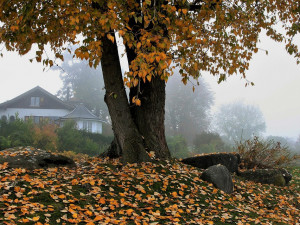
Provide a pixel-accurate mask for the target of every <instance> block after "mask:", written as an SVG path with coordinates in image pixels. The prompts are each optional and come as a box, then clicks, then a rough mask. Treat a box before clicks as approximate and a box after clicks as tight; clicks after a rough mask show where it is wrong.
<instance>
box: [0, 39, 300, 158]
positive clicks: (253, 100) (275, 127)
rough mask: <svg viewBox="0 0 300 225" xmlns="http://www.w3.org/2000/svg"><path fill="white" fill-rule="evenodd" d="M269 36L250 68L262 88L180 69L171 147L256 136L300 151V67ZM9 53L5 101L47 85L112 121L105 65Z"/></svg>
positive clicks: (170, 119) (170, 103)
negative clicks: (184, 78) (188, 76)
mask: <svg viewBox="0 0 300 225" xmlns="http://www.w3.org/2000/svg"><path fill="white" fill-rule="evenodd" d="M261 40H262V41H261V44H260V45H261V50H259V52H258V53H257V54H256V55H254V57H253V59H252V61H251V63H250V69H249V71H248V72H247V80H248V81H251V82H254V83H255V86H248V87H245V84H246V80H244V79H241V77H240V76H239V75H234V76H231V77H229V78H228V79H227V80H226V81H225V82H223V83H221V84H217V80H218V78H217V77H213V76H212V75H210V74H205V73H203V74H201V75H202V77H201V78H200V79H199V83H200V85H199V86H197V85H195V84H196V82H195V81H193V80H191V81H190V82H188V84H187V85H184V84H183V83H182V82H181V78H180V77H179V75H178V72H177V70H175V71H174V75H173V76H172V77H170V78H169V81H168V83H167V97H166V99H167V101H166V121H165V124H166V135H167V138H168V144H169V145H174V146H175V145H176V143H177V145H178V143H180V144H182V146H181V147H180V148H189V149H188V151H189V152H190V153H191V154H197V153H201V152H211V151H227V150H228V151H230V148H231V146H233V145H234V143H235V142H237V141H241V140H246V139H249V138H253V136H254V135H256V136H260V137H263V138H265V139H274V140H275V141H280V142H281V143H282V144H284V145H288V146H289V147H290V148H291V150H293V151H295V152H298V153H299V152H300V147H299V146H300V100H299V97H300V88H299V85H300V66H299V65H297V64H296V60H295V59H294V58H293V57H291V56H290V55H288V53H286V51H285V49H284V46H283V45H281V44H278V43H275V42H274V41H271V40H269V39H267V38H266V37H265V36H263V35H262V38H261ZM265 50H268V55H267V54H266V51H265ZM2 53H3V54H4V57H3V58H1V59H0V79H1V83H0V103H2V102H5V101H7V100H10V99H12V98H14V97H16V96H18V95H20V94H22V93H24V92H26V91H28V90H30V89H31V88H33V87H35V86H37V85H39V86H41V87H42V88H44V89H46V90H47V91H49V92H50V93H52V94H54V95H57V96H58V97H59V98H61V99H62V100H65V101H66V100H69V99H72V100H73V101H77V102H83V103H84V104H85V105H86V106H87V107H88V108H89V109H90V110H92V111H93V112H94V113H95V115H97V116H99V117H100V118H102V119H105V120H107V121H108V122H109V115H108V111H107V108H106V105H105V103H104V101H103V96H104V93H105V90H104V84H103V80H102V72H101V68H98V69H96V70H95V69H91V68H89V67H88V65H87V63H86V62H84V61H83V62H82V61H79V60H76V59H75V60H74V59H72V58H71V57H70V56H69V55H65V61H64V62H63V63H59V65H60V67H61V68H59V67H55V66H54V67H53V68H51V69H49V68H45V67H44V66H43V65H42V64H41V63H35V62H34V61H33V62H32V63H30V62H29V60H30V59H31V58H34V56H35V52H34V50H32V51H31V53H30V54H28V55H26V56H19V55H18V54H17V53H15V52H6V51H5V50H4V49H3V50H2ZM121 61H122V63H123V70H124V71H126V70H127V69H128V65H127V62H126V60H125V59H124V58H123V59H122V60H121ZM193 86H194V87H195V91H194V92H193V88H192V87H193ZM177 145H176V146H177ZM200 148H201V151H200V150H199V149H200ZM177 150H178V151H179V149H177ZM198 151H200V152H198ZM179 154H180V153H179Z"/></svg>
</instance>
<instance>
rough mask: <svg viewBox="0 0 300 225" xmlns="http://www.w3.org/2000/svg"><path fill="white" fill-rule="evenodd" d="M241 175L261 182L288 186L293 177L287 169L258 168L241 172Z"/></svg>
mask: <svg viewBox="0 0 300 225" xmlns="http://www.w3.org/2000/svg"><path fill="white" fill-rule="evenodd" d="M239 176H241V177H243V178H245V179H246V180H250V181H254V182H257V183H261V184H274V185H276V186H286V185H288V183H289V182H290V180H291V179H292V175H291V174H290V173H289V172H288V171H287V170H286V169H256V170H247V171H243V172H240V173H239Z"/></svg>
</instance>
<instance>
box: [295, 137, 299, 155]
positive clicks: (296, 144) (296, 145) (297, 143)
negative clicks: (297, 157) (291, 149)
mask: <svg viewBox="0 0 300 225" xmlns="http://www.w3.org/2000/svg"><path fill="white" fill-rule="evenodd" d="M295 150H296V152H297V153H299V154H300V135H299V136H298V138H297V140H296V142H295Z"/></svg>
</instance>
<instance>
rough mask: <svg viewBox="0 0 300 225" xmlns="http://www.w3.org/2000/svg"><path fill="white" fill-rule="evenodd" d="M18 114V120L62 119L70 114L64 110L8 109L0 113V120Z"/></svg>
mask: <svg viewBox="0 0 300 225" xmlns="http://www.w3.org/2000/svg"><path fill="white" fill-rule="evenodd" d="M16 113H18V116H19V118H20V119H25V116H43V117H62V116H65V115H66V114H68V113H70V111H69V110H66V109H19V108H8V109H6V110H1V111H0V118H1V117H2V116H7V118H9V117H10V116H15V115H16Z"/></svg>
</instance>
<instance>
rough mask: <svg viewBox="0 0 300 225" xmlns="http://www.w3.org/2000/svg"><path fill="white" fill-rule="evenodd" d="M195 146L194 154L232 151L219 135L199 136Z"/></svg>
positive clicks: (196, 138)
mask: <svg viewBox="0 0 300 225" xmlns="http://www.w3.org/2000/svg"><path fill="white" fill-rule="evenodd" d="M193 144H194V150H193V152H194V154H198V153H213V152H227V151H230V148H229V147H228V146H226V145H225V143H224V142H223V140H222V139H221V137H220V135H219V134H217V133H211V132H202V133H201V134H197V135H196V136H195V138H194V141H193Z"/></svg>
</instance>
